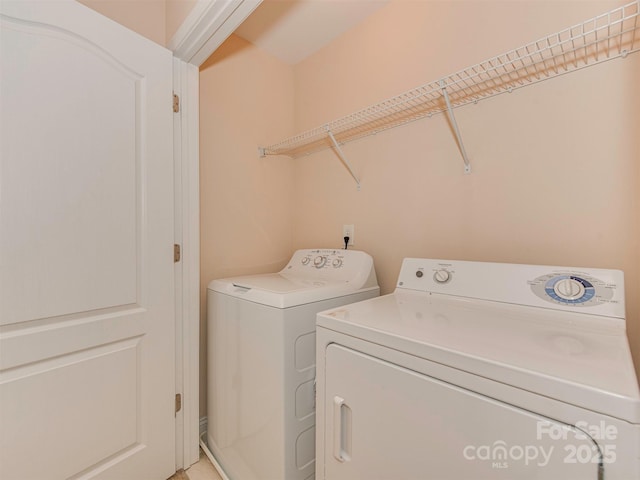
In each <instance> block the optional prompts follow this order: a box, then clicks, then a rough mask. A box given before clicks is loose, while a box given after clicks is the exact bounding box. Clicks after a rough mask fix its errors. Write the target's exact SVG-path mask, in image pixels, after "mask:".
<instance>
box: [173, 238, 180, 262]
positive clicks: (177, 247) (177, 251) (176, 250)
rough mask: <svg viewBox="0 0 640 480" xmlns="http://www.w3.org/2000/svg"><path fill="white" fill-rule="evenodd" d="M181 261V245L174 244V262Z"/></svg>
mask: <svg viewBox="0 0 640 480" xmlns="http://www.w3.org/2000/svg"><path fill="white" fill-rule="evenodd" d="M179 261H180V245H178V244H177V243H174V244H173V263H177V262H179Z"/></svg>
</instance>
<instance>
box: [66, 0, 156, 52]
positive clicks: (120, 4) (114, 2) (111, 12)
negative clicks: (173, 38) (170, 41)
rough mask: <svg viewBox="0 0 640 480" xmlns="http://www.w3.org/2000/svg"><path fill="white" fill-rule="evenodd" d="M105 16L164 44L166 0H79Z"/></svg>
mask: <svg viewBox="0 0 640 480" xmlns="http://www.w3.org/2000/svg"><path fill="white" fill-rule="evenodd" d="M78 1H79V2H80V3H82V4H84V5H86V6H87V7H89V8H91V9H93V10H95V11H96V12H98V13H101V14H102V15H104V16H105V17H109V18H110V19H111V20H114V21H116V22H118V23H119V24H121V25H124V26H125V27H127V28H129V29H131V30H133V31H134V32H137V33H139V34H140V35H142V36H143V37H147V38H148V39H149V40H152V41H154V42H156V43H158V44H160V45H162V46H164V45H166V42H165V37H166V33H165V24H166V5H165V0H78Z"/></svg>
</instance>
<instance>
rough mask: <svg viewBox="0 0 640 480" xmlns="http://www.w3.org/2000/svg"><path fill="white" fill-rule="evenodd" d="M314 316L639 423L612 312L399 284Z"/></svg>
mask: <svg viewBox="0 0 640 480" xmlns="http://www.w3.org/2000/svg"><path fill="white" fill-rule="evenodd" d="M317 324H318V326H322V327H326V328H329V329H332V330H335V331H338V332H342V333H345V334H348V335H351V336H355V337H357V338H362V339H364V340H367V341H369V342H373V343H377V344H380V345H384V346H387V347H389V348H392V349H395V350H399V351H403V352H406V353H409V354H411V355H415V356H417V357H421V358H424V359H427V360H431V361H434V362H438V363H441V364H444V365H448V366H451V367H454V368H458V369H460V370H464V371H466V372H470V373H473V374H476V375H480V376H483V377H486V378H490V379H492V380H495V381H498V382H501V383H505V384H508V385H513V386H516V387H518V388H521V389H524V390H528V391H531V392H534V393H537V394H539V395H544V396H546V397H549V398H554V399H557V400H560V401H563V402H566V403H569V404H573V405H577V406H580V407H583V408H588V409H590V410H593V411H597V412H601V413H604V414H607V415H610V416H613V417H616V418H620V419H623V420H626V421H629V422H632V423H636V424H640V392H639V391H638V383H637V380H636V375H635V370H634V367H633V363H632V360H631V354H630V351H629V344H628V340H627V335H626V331H625V324H624V322H620V321H618V320H615V319H609V318H606V317H602V316H597V315H587V314H579V313H575V312H562V311H556V310H550V309H544V308H538V307H527V306H521V305H511V304H504V303H499V302H492V301H485V300H474V299H467V298H460V297H453V296H448V295H439V294H429V293H424V292H415V291H411V290H400V289H398V290H396V292H395V293H393V294H391V295H385V296H384V297H379V298H375V299H371V300H367V301H364V302H360V303H357V304H353V305H348V306H344V307H339V308H336V309H332V310H328V311H325V312H322V313H321V314H319V315H318V321H317ZM445 380H446V379H445Z"/></svg>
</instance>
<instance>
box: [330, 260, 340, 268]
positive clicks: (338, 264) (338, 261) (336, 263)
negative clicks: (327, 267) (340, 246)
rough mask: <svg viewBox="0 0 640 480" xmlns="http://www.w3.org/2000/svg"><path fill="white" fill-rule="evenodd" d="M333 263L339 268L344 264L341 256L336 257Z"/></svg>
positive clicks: (334, 266)
mask: <svg viewBox="0 0 640 480" xmlns="http://www.w3.org/2000/svg"><path fill="white" fill-rule="evenodd" d="M332 265H333V268H338V267H339V266H341V265H342V259H341V258H336V259H335V260H334V261H333V263H332Z"/></svg>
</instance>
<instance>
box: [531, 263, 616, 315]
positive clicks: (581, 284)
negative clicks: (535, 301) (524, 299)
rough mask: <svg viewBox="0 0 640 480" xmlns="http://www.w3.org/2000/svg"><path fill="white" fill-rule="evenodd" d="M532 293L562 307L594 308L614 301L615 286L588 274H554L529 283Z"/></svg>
mask: <svg viewBox="0 0 640 480" xmlns="http://www.w3.org/2000/svg"><path fill="white" fill-rule="evenodd" d="M529 285H530V286H531V291H532V292H533V293H534V294H535V295H537V296H538V297H540V298H542V299H543V300H546V301H548V302H552V303H557V304H560V305H575V306H584V307H588V306H592V305H598V304H601V303H605V302H610V301H611V300H612V299H613V293H614V289H615V285H612V284H610V283H607V282H605V281H603V280H600V279H598V278H596V277H593V276H591V275H587V274H586V273H572V272H553V273H549V274H546V275H541V276H539V277H537V278H535V279H533V280H530V281H529Z"/></svg>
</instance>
